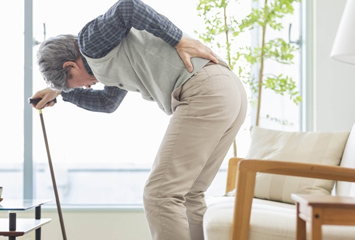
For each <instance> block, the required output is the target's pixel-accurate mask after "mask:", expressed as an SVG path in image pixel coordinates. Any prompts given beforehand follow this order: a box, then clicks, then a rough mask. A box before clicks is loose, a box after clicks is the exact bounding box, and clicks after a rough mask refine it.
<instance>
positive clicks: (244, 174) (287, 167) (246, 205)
mask: <svg viewBox="0 0 355 240" xmlns="http://www.w3.org/2000/svg"><path fill="white" fill-rule="evenodd" d="M258 172H262V173H270V174H280V175H288V176H298V177H308V178H320V179H328V180H337V181H345V182H355V169H354V168H345V167H339V166H326V165H319V164H309V163H296V162H282V161H270V160H258V159H245V160H241V161H238V168H237V182H236V199H235V207H234V217H233V226H232V230H231V239H232V240H247V239H248V234H249V224H250V214H251V206H252V200H253V197H254V189H255V180H256V173H258Z"/></svg>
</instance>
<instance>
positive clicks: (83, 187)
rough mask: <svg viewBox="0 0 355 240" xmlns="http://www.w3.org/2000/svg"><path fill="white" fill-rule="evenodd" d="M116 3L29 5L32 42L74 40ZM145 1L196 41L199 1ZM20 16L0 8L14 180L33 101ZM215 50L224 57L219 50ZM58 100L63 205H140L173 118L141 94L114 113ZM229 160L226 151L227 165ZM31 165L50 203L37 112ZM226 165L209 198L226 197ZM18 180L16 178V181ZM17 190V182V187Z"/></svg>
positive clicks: (54, 121) (50, 130)
mask: <svg viewBox="0 0 355 240" xmlns="http://www.w3.org/2000/svg"><path fill="white" fill-rule="evenodd" d="M115 2H116V1H115V0H101V1H100V3H99V4H98V3H97V2H88V1H84V0H76V1H71V0H61V1H46V0H33V31H34V33H33V34H34V40H35V42H37V43H40V42H42V41H43V40H44V39H45V38H49V37H52V36H55V35H58V34H77V33H78V32H79V31H80V30H81V28H82V27H83V26H84V25H85V24H86V23H87V22H88V21H90V20H92V19H94V18H96V17H97V16H99V15H101V14H103V13H105V12H106V11H107V9H108V8H110V7H111V6H112V5H113V4H114V3H115ZM144 2H145V3H146V4H148V5H150V6H151V7H153V8H154V9H155V10H157V11H158V12H159V13H161V14H163V15H165V16H166V17H168V18H169V19H170V20H171V21H172V22H173V23H175V25H177V26H178V27H179V28H180V29H182V30H183V31H184V32H185V33H186V34H188V35H190V36H192V37H194V38H196V39H197V38H198V32H200V29H202V28H204V23H203V19H202V18H200V17H199V16H198V15H197V9H196V7H197V4H198V0H179V1H162V0H145V1H144ZM68 6H70V7H68ZM238 7H239V8H240V9H244V8H245V9H246V8H250V1H239V2H238ZM11 9H12V10H11ZM23 12H24V10H23V2H22V1H21V2H18V1H13V2H8V3H7V5H6V8H0V21H1V22H9V21H11V24H4V26H3V29H2V32H3V33H4V36H5V37H2V38H1V40H0V41H1V44H0V51H1V53H2V54H3V56H5V57H3V58H2V60H0V61H2V64H1V69H2V73H3V77H4V75H5V77H4V81H6V83H8V84H10V83H11V86H10V85H8V86H9V87H8V88H7V89H8V90H7V91H3V93H2V94H1V95H0V100H2V102H3V103H5V104H3V113H4V115H2V116H4V117H2V119H1V124H0V132H1V137H0V144H1V146H3V147H2V148H1V152H2V156H4V157H2V158H1V159H0V162H1V163H6V164H10V165H11V164H12V165H11V166H10V168H11V169H12V170H13V169H17V170H16V171H18V172H17V174H22V172H20V170H18V169H21V167H22V163H23V134H24V133H23V121H24V119H23V103H24V98H28V97H30V96H23V92H24V91H23V64H22V63H23V55H24V54H23V52H24V49H23V45H24V44H23V42H24V37H23V29H24V27H23V23H24V16H23ZM291 21H294V20H291ZM250 38H251V36H250V35H249V36H248V37H246V38H245V39H244V40H245V41H250ZM213 49H214V51H215V52H216V53H217V54H218V55H219V56H221V57H222V58H225V53H224V52H223V51H221V52H220V51H219V50H218V49H217V48H213ZM37 50H38V44H37V45H35V46H34V47H33V64H34V65H33V91H34V92H36V91H38V90H41V89H43V88H45V87H46V84H45V82H44V80H43V78H42V77H41V75H40V73H39V71H38V66H37V64H36V53H37ZM14 63H16V64H14ZM285 71H289V69H286V70H285ZM95 87H98V88H100V87H102V86H100V85H99V86H95ZM9 99H10V100H11V101H9ZM57 100H58V103H57V104H56V105H55V106H54V107H52V108H46V109H44V110H43V116H44V121H45V125H46V129H47V135H48V141H49V147H50V151H51V155H52V160H53V163H54V167H55V170H56V177H57V185H58V190H59V192H60V197H61V202H62V203H63V204H73V205H75V204H105V205H110V204H141V203H142V193H143V187H144V184H145V181H146V179H147V178H148V175H149V170H150V166H151V164H152V163H153V161H154V158H155V154H156V152H157V150H158V148H159V145H160V142H161V139H162V138H163V135H164V133H165V129H166V127H167V125H168V123H169V119H170V116H167V115H166V114H165V113H164V112H163V111H162V110H160V109H159V107H158V106H157V104H156V103H154V102H148V101H145V100H143V99H142V97H141V96H140V94H139V93H132V92H130V93H128V94H127V96H126V98H125V100H124V101H123V102H122V104H121V106H120V107H119V108H118V109H117V110H116V111H115V112H114V113H112V114H104V113H93V112H89V111H86V110H83V109H80V108H78V107H76V106H74V105H72V104H70V103H65V102H63V101H62V99H61V97H60V96H59V97H58V99H57ZM272 101H273V100H272ZM272 101H271V103H268V105H269V108H270V110H272V109H274V105H273V103H272ZM275 101H281V100H275ZM283 110H284V111H288V110H290V111H292V112H293V113H294V115H295V118H297V117H298V113H297V112H296V110H294V109H290V108H289V106H288V105H285V106H283ZM282 114H283V113H282ZM245 122H246V123H245V124H244V126H243V127H242V129H241V131H240V132H239V134H238V136H237V146H238V156H239V157H243V156H245V155H246V152H247V149H248V145H249V126H250V123H251V120H250V114H249V116H248V118H247V120H246V121H245ZM232 156H233V151H232V149H231V150H230V151H229V152H228V154H227V156H226V160H227V159H229V158H230V157H232ZM33 161H34V165H35V173H34V174H35V179H36V181H35V185H36V186H35V187H34V188H35V192H36V193H35V196H36V197H38V198H51V196H52V194H53V190H52V188H51V182H50V175H49V170H48V166H47V155H46V150H45V145H44V140H43V135H42V130H41V124H40V119H39V115H38V112H37V111H35V110H34V112H33ZM13 164H18V165H16V166H14V165H13ZM226 164H227V161H225V162H224V164H223V166H222V171H221V172H220V173H219V174H218V176H217V177H216V180H215V182H214V183H213V185H212V186H211V188H210V190H209V193H208V194H210V195H221V194H223V191H224V185H225V175H226V173H225V169H226ZM4 166H5V165H4ZM12 170H11V171H12ZM3 171H7V170H6V169H5V170H3ZM8 172H10V171H8ZM2 176H4V175H2ZM16 176H17V175H16ZM16 178H17V179H19V178H18V176H17V177H16ZM18 181H20V180H18ZM1 182H2V178H1V175H0V184H1ZM20 185H21V184H18V183H17V185H16V186H17V187H19V186H20ZM14 188H15V186H14ZM93 188H94V189H95V191H96V192H97V194H98V197H97V198H95V199H93V198H92V197H90V196H91V191H92V189H93ZM208 194H207V195H208ZM52 198H54V197H52Z"/></svg>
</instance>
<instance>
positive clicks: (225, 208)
mask: <svg viewBox="0 0 355 240" xmlns="http://www.w3.org/2000/svg"><path fill="white" fill-rule="evenodd" d="M234 202H235V198H234V197H220V198H213V200H212V201H210V202H209V203H210V204H208V208H207V211H206V213H205V215H204V218H203V229H204V239H205V240H224V239H225V240H227V239H230V233H231V226H232V221H233V209H234ZM236 231H238V230H236ZM322 233H323V238H322V239H323V240H339V239H342V240H350V239H354V236H355V227H354V226H323V227H322ZM307 235H308V238H307V239H310V226H307ZM295 236H296V207H295V205H293V204H286V203H280V202H273V201H269V200H264V199H253V205H252V211H251V217H250V232H249V238H248V239H249V240H260V239H262V240H294V239H295Z"/></svg>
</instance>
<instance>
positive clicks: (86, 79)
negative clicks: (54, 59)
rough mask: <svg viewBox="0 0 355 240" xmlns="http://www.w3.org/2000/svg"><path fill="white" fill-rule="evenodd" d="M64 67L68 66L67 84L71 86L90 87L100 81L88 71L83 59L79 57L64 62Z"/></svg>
mask: <svg viewBox="0 0 355 240" xmlns="http://www.w3.org/2000/svg"><path fill="white" fill-rule="evenodd" d="M63 68H68V73H67V84H68V86H69V87H70V88H77V87H86V88H90V87H91V86H92V85H95V84H96V83H98V82H99V81H97V79H96V78H95V76H92V75H90V74H88V73H87V72H86V69H85V67H84V64H83V61H82V59H81V58H80V59H78V60H76V61H75V62H66V63H64V64H63Z"/></svg>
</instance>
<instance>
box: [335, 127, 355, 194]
mask: <svg viewBox="0 0 355 240" xmlns="http://www.w3.org/2000/svg"><path fill="white" fill-rule="evenodd" d="M340 166H342V167H348V168H355V124H354V125H353V127H352V129H351V132H350V134H349V138H348V141H347V142H346V145H345V148H344V153H343V157H342V159H341V163H340ZM336 195H339V196H353V197H355V183H350V182H340V181H338V182H337V183H336Z"/></svg>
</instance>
